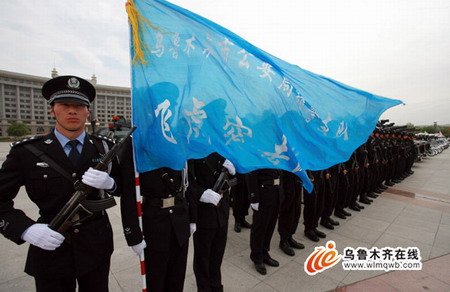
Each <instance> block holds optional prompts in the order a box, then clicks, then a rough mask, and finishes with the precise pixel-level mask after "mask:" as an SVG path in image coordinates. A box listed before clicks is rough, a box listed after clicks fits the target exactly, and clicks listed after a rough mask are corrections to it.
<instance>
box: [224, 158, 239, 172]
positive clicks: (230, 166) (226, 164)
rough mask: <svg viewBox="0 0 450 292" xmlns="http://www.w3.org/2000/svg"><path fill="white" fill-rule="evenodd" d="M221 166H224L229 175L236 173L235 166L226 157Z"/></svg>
mask: <svg viewBox="0 0 450 292" xmlns="http://www.w3.org/2000/svg"><path fill="white" fill-rule="evenodd" d="M223 167H225V168H226V169H227V170H228V173H229V174H231V175H235V174H236V168H235V167H234V165H233V163H232V162H231V161H229V160H228V159H225V161H224V162H223Z"/></svg>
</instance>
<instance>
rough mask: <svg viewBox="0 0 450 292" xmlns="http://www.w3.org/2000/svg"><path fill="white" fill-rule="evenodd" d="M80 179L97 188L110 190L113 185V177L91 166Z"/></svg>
mask: <svg viewBox="0 0 450 292" xmlns="http://www.w3.org/2000/svg"><path fill="white" fill-rule="evenodd" d="M81 181H82V182H83V183H84V184H87V185H88V186H91V187H93V188H96V189H99V190H110V189H112V188H113V187H114V179H113V178H112V177H110V176H109V174H108V173H107V172H104V171H100V170H96V169H93V168H92V167H89V169H88V170H86V172H85V173H84V174H83V176H82V180H81Z"/></svg>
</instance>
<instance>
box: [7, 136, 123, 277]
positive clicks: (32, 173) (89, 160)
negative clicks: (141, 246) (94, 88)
mask: <svg viewBox="0 0 450 292" xmlns="http://www.w3.org/2000/svg"><path fill="white" fill-rule="evenodd" d="M27 143H30V144H32V145H33V146H35V147H36V148H38V149H39V150H41V151H42V152H44V153H45V154H46V155H48V156H49V157H50V158H51V159H52V160H54V161H55V162H56V163H57V164H58V165H60V166H61V167H62V168H64V169H65V170H66V171H67V172H68V173H69V174H72V176H73V177H74V179H76V180H81V176H82V175H83V174H84V172H85V171H86V170H87V169H88V168H89V167H91V166H92V167H93V166H95V165H96V164H97V163H98V161H99V159H100V153H99V152H101V151H100V150H102V151H103V152H104V149H103V144H102V143H103V142H102V141H101V138H98V137H93V136H90V135H88V134H86V138H85V141H84V145H83V151H82V153H81V155H80V158H79V160H78V163H77V166H76V167H74V166H72V164H71V162H70V160H69V158H68V157H67V155H66V154H65V153H64V150H63V148H62V146H61V144H60V143H59V141H58V139H57V138H56V137H55V135H54V133H53V132H52V133H51V134H49V135H47V136H44V137H34V138H33V139H31V140H29V141H27V142H22V143H18V144H17V145H15V146H13V147H12V148H11V151H10V153H9V154H8V156H7V158H6V161H5V162H4V163H3V165H2V168H1V169H0V226H1V227H0V233H2V234H3V235H4V236H5V237H7V238H9V239H10V240H12V241H14V242H15V243H17V244H22V243H24V241H23V240H22V239H21V235H22V233H23V232H24V231H25V230H26V229H27V228H28V227H30V226H31V225H33V224H34V223H36V221H35V220H33V219H31V218H29V217H28V216H27V215H26V214H25V213H24V212H23V211H22V210H18V209H15V208H14V203H13V199H14V198H15V197H16V196H17V194H18V192H19V188H20V187H21V186H25V189H26V192H27V194H28V196H29V198H30V199H31V201H33V202H34V203H35V204H36V205H37V206H38V208H39V215H40V218H39V219H38V222H40V223H50V221H51V220H52V219H53V218H54V217H55V215H56V214H57V213H58V212H59V211H60V210H61V208H62V207H63V206H64V205H65V203H66V202H67V201H68V200H69V199H70V198H71V196H72V194H73V193H74V191H75V190H74V187H73V183H72V182H70V181H69V180H68V179H67V178H65V177H63V176H62V175H61V174H59V173H58V172H57V171H56V170H54V169H52V168H51V167H49V166H48V165H47V164H46V163H45V162H43V160H41V159H40V158H38V157H37V156H35V155H34V154H33V153H31V152H30V151H29V150H27V149H26V148H25V147H24V146H25V144H27ZM108 144H109V146H108V147H112V144H110V143H108ZM100 147H101V148H100ZM116 164H117V161H115V162H114V165H116ZM115 168H116V167H114V166H113V172H112V173H111V176H112V177H113V178H117V176H115V172H114V171H115ZM115 180H116V182H117V179H115ZM117 194H118V192H117V191H115V193H114V194H113V195H117ZM88 198H89V199H96V198H98V192H95V194H93V195H92V196H91V197H88ZM97 215H98V216H96V217H95V218H96V219H92V220H88V221H87V222H86V223H83V224H82V225H80V226H77V227H76V228H74V227H73V228H72V229H69V231H68V233H69V235H70V237H71V243H70V244H69V243H67V242H64V243H63V244H62V245H61V246H60V247H59V248H57V249H56V250H54V251H46V250H43V249H41V248H38V247H35V246H33V245H30V248H29V251H28V258H27V263H26V267H25V272H26V273H28V274H30V275H32V276H39V277H46V278H59V277H68V276H69V277H71V276H76V275H82V274H84V273H86V272H88V271H90V270H92V269H94V268H96V267H97V265H98V264H99V263H103V262H104V260H107V259H109V257H110V256H111V254H112V251H113V237H112V228H111V225H110V223H109V219H108V217H107V215H106V212H104V213H101V214H97Z"/></svg>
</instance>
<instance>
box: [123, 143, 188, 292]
mask: <svg viewBox="0 0 450 292" xmlns="http://www.w3.org/2000/svg"><path fill="white" fill-rule="evenodd" d="M130 141H131V140H130ZM120 161H121V168H122V169H123V174H122V186H123V191H122V196H121V212H122V225H123V230H124V234H125V238H126V240H127V243H128V245H129V246H131V248H132V249H133V251H134V252H135V253H136V254H137V255H140V254H141V253H142V252H144V257H145V271H146V283H147V289H148V291H155V292H158V291H171V292H172V291H174V292H177V291H178V292H181V291H183V287H184V279H185V276H186V266H187V256H188V247H189V236H190V235H191V234H192V233H193V232H195V229H196V225H195V223H194V222H195V218H194V217H193V216H191V215H190V214H193V211H192V210H193V209H192V207H191V208H190V206H191V204H189V203H188V199H187V196H186V192H188V191H189V190H187V189H186V187H187V183H186V180H187V173H186V170H182V171H179V170H173V169H170V168H167V167H163V168H159V169H155V170H152V171H148V172H144V173H140V174H139V180H138V181H139V182H140V192H141V196H142V225H143V230H141V228H140V226H139V219H138V215H139V214H138V208H137V205H136V202H137V199H136V187H135V178H134V171H133V169H134V167H133V155H132V149H131V143H127V144H126V145H125V148H124V151H123V154H122V155H121V157H120ZM125 164H126V165H125ZM142 231H143V232H142Z"/></svg>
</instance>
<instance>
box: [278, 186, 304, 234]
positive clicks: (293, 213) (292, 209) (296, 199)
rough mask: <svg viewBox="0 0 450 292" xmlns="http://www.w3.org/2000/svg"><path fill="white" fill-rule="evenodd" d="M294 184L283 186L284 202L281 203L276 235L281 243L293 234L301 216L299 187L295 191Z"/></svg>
mask: <svg viewBox="0 0 450 292" xmlns="http://www.w3.org/2000/svg"><path fill="white" fill-rule="evenodd" d="M295 184H296V182H295V180H294V181H293V182H292V183H290V184H289V186H287V185H286V184H285V185H284V187H285V189H284V200H283V202H281V205H280V214H279V217H278V233H280V239H281V240H282V241H283V240H287V239H288V238H289V237H290V236H291V235H293V234H295V232H296V231H297V226H298V221H299V220H300V216H301V211H302V206H301V201H302V193H301V187H300V188H299V189H297V188H296V186H295Z"/></svg>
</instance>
